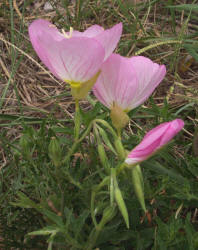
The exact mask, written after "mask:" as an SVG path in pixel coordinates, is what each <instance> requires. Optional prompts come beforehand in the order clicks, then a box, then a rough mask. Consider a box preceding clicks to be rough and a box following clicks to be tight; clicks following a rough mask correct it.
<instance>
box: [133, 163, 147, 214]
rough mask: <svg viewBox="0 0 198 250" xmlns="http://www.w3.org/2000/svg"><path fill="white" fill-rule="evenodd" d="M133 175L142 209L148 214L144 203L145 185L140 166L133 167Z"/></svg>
mask: <svg viewBox="0 0 198 250" xmlns="http://www.w3.org/2000/svg"><path fill="white" fill-rule="evenodd" d="M131 173H132V181H133V186H134V190H135V194H136V196H137V198H138V200H139V202H140V205H141V207H142V209H143V210H144V212H146V206H145V201H144V183H143V176H142V171H141V168H140V166H139V165H136V166H133V167H132V168H131Z"/></svg>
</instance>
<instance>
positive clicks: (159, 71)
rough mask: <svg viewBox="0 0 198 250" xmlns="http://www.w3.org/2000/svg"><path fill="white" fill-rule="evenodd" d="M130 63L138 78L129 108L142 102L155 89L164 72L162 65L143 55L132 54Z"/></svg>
mask: <svg viewBox="0 0 198 250" xmlns="http://www.w3.org/2000/svg"><path fill="white" fill-rule="evenodd" d="M130 60H131V64H132V66H133V67H134V69H135V72H136V74H137V79H138V89H137V93H136V96H135V98H134V99H132V100H131V103H130V107H129V108H130V109H133V108H135V107H137V106H139V105H140V104H142V103H143V102H144V101H145V100H146V99H147V98H148V97H149V96H150V95H151V94H152V92H153V91H154V90H155V88H156V87H157V86H158V85H159V83H160V82H161V81H162V80H163V78H164V76H165V74H166V68H165V66H164V65H159V64H157V63H154V62H152V61H151V60H150V59H148V58H146V57H143V56H134V57H132V58H131V59H130Z"/></svg>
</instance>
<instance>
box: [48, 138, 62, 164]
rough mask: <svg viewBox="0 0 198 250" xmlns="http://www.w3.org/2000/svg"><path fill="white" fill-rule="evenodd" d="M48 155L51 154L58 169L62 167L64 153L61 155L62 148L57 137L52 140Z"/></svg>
mask: <svg viewBox="0 0 198 250" xmlns="http://www.w3.org/2000/svg"><path fill="white" fill-rule="evenodd" d="M48 154H49V157H50V159H51V160H52V162H53V163H54V165H55V166H56V167H59V166H60V165H61V159H62V157H61V155H62V153H61V147H60V144H59V141H58V140H57V139H56V138H55V137H52V138H51V141H50V144H49V147H48Z"/></svg>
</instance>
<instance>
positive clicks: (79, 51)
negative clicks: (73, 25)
mask: <svg viewBox="0 0 198 250" xmlns="http://www.w3.org/2000/svg"><path fill="white" fill-rule="evenodd" d="M35 22H36V21H35ZM38 23H39V22H38V21H37V22H36V23H35V24H34V23H33V24H31V26H30V30H29V33H30V37H31V42H32V44H33V47H34V48H35V50H36V52H37V54H38V56H39V57H40V59H41V60H42V61H43V63H44V64H45V65H46V66H47V67H48V68H49V69H50V71H52V73H53V74H55V75H56V76H58V77H59V78H60V79H62V80H64V81H74V82H85V81H87V80H89V79H90V78H91V77H93V76H94V75H95V74H96V73H97V72H98V71H99V69H100V67H101V64H102V62H103V60H104V54H105V52H104V48H103V47H102V46H101V44H100V43H99V42H97V41H96V40H95V39H91V38H87V37H71V38H69V39H68V38H65V37H64V36H63V35H62V34H61V33H60V32H58V31H57V29H55V28H53V27H49V23H48V22H47V23H46V21H44V22H43V20H42V22H41V24H40V23H39V24H40V26H38ZM46 26H47V27H46ZM45 28H46V29H47V30H46V29H45Z"/></svg>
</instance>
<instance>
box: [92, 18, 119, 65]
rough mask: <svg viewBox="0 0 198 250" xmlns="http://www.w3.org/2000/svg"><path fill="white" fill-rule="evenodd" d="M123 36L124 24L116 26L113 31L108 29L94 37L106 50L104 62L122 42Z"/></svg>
mask: <svg viewBox="0 0 198 250" xmlns="http://www.w3.org/2000/svg"><path fill="white" fill-rule="evenodd" d="M121 34H122V23H118V24H116V25H114V26H113V27H112V28H111V29H107V30H105V31H103V32H101V33H99V34H98V35H97V36H95V37H94V38H95V39H96V40H97V41H99V42H100V43H101V44H102V46H103V47H104V48H105V58H104V60H106V59H107V58H108V57H109V56H110V55H111V53H112V52H113V51H114V49H115V48H116V46H117V44H118V42H119V40H120V37H121Z"/></svg>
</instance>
